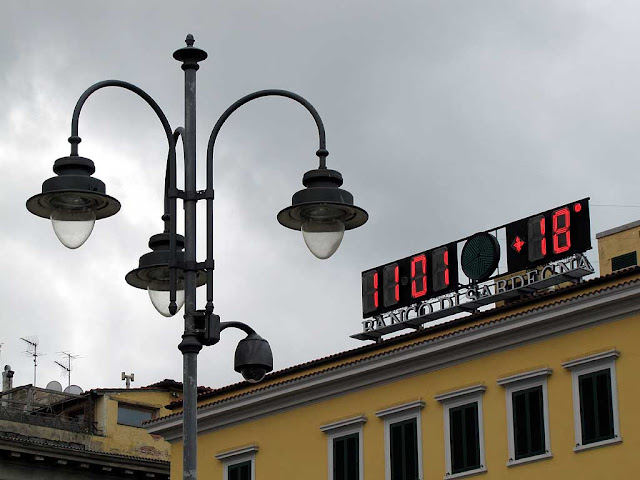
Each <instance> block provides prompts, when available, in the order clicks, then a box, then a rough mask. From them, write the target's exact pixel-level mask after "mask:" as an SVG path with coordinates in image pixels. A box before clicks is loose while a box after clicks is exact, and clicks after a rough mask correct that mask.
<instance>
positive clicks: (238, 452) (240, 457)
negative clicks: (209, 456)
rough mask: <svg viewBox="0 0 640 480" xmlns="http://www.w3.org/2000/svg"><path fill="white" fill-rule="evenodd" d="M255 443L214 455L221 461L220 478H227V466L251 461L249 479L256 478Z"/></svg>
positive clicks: (256, 449)
mask: <svg viewBox="0 0 640 480" xmlns="http://www.w3.org/2000/svg"><path fill="white" fill-rule="evenodd" d="M257 452H258V446H257V445H249V446H247V447H241V448H235V449H233V450H228V451H226V452H222V453H219V454H217V455H216V458H217V459H218V460H220V461H221V462H222V480H229V467H230V466H232V465H237V464H238V463H244V462H251V480H256V453H257Z"/></svg>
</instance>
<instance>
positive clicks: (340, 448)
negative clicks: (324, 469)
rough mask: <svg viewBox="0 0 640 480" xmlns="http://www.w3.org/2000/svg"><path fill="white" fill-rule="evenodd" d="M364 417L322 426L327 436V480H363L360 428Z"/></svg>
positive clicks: (321, 428) (364, 419)
mask: <svg viewBox="0 0 640 480" xmlns="http://www.w3.org/2000/svg"><path fill="white" fill-rule="evenodd" d="M366 421H367V419H366V418H365V417H364V416H358V417H353V418H349V419H346V420H340V421H338V422H333V423H329V424H326V425H322V426H321V427H320V430H322V431H323V432H325V433H326V434H327V441H328V457H329V465H328V470H329V480H363V479H364V473H363V460H362V451H363V450H362V426H363V425H364V423H365V422H366Z"/></svg>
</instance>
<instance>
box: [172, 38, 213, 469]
mask: <svg viewBox="0 0 640 480" xmlns="http://www.w3.org/2000/svg"><path fill="white" fill-rule="evenodd" d="M186 43H187V47H186V48H181V49H180V50H177V51H176V52H175V53H174V54H173V56H174V58H175V59H176V60H178V61H181V62H182V69H183V70H184V136H183V138H182V141H183V148H184V162H185V165H184V186H185V192H195V191H196V72H197V71H198V68H199V66H198V62H199V61H202V60H204V59H205V58H206V57H207V54H206V53H205V52H203V51H202V50H199V49H195V48H193V43H194V39H193V37H192V36H191V35H189V36H188V37H187V40H186ZM174 178H175V175H174ZM186 197H188V196H186ZM184 238H185V245H184V261H185V267H186V268H184V335H183V336H182V342H180V345H179V346H178V348H179V349H180V351H181V352H182V377H183V380H182V381H183V384H182V388H183V394H182V397H183V413H182V415H183V422H182V433H183V448H184V452H183V456H182V461H183V462H184V463H183V477H184V480H187V479H189V480H191V479H193V480H195V479H196V478H197V472H196V467H197V453H198V452H197V449H198V442H197V438H198V431H197V417H196V414H197V398H198V353H199V352H200V350H201V349H202V344H201V343H200V341H199V340H198V338H197V336H196V333H195V330H196V325H195V316H194V315H195V312H196V271H195V270H191V268H189V266H190V265H195V263H196V199H195V198H185V199H184ZM173 276H175V275H172V277H173Z"/></svg>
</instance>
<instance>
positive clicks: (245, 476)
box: [227, 461, 251, 480]
mask: <svg viewBox="0 0 640 480" xmlns="http://www.w3.org/2000/svg"><path fill="white" fill-rule="evenodd" d="M227 478H228V480H251V461H248V462H242V463H234V464H231V465H229V466H228V467H227Z"/></svg>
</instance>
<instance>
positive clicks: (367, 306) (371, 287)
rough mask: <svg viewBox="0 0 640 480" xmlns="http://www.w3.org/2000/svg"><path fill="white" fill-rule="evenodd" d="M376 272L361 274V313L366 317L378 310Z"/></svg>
mask: <svg viewBox="0 0 640 480" xmlns="http://www.w3.org/2000/svg"><path fill="white" fill-rule="evenodd" d="M378 298H379V297H378V272H377V271H375V270H373V271H370V272H365V273H363V274H362V311H363V313H364V314H365V315H366V314H368V313H371V312H373V311H375V310H377V309H378V307H379V306H380V303H379V301H378Z"/></svg>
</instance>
